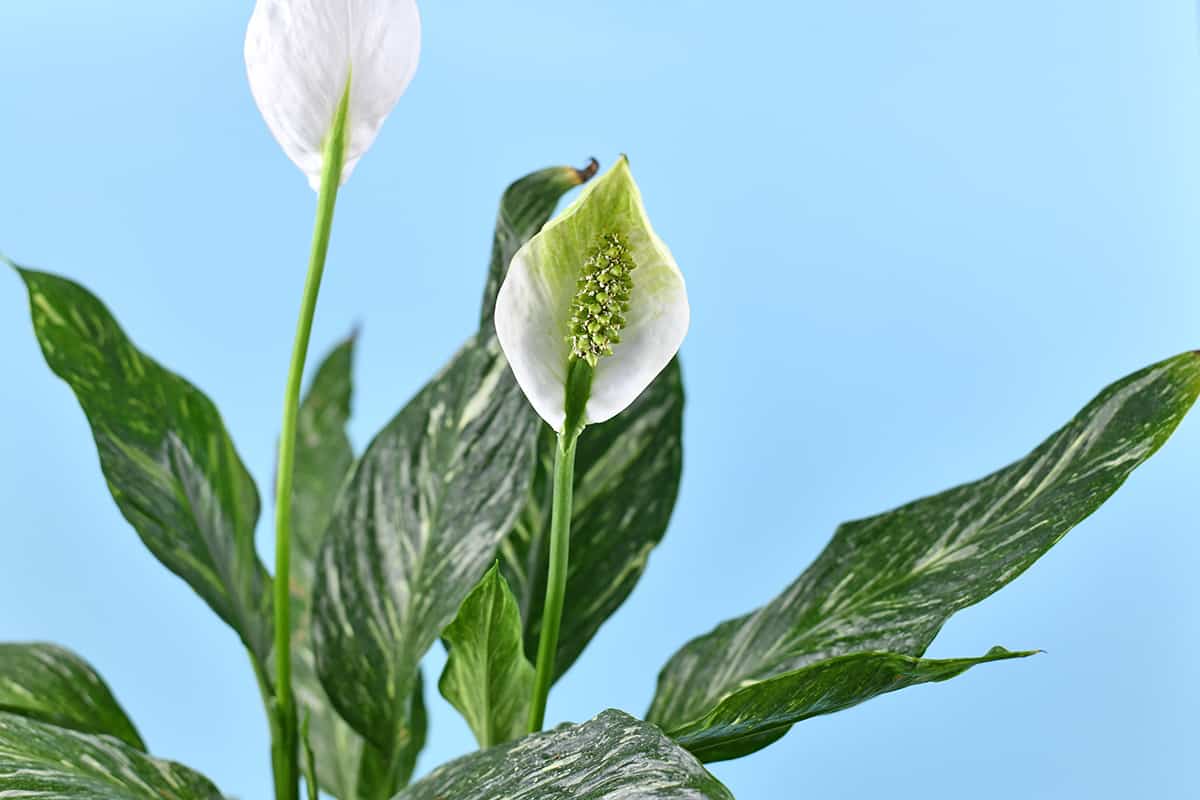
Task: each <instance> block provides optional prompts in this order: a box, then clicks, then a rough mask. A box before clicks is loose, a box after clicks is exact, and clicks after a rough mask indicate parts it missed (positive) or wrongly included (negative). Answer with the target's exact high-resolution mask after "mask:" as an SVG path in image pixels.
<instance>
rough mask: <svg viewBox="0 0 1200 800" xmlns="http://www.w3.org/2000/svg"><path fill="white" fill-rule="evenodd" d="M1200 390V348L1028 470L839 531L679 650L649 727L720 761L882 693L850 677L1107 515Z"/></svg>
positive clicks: (1083, 423)
mask: <svg viewBox="0 0 1200 800" xmlns="http://www.w3.org/2000/svg"><path fill="white" fill-rule="evenodd" d="M1198 393H1200V353H1185V354H1183V355H1181V356H1177V357H1175V358H1171V359H1168V360H1166V361H1163V362H1160V363H1158V364H1155V365H1153V366H1151V367H1148V368H1146V369H1144V370H1141V371H1140V372H1137V373H1134V374H1133V375H1130V376H1129V377H1127V378H1125V379H1124V380H1121V381H1119V382H1117V383H1115V384H1113V385H1112V386H1109V387H1108V388H1106V389H1105V390H1104V391H1103V392H1101V393H1100V395H1099V396H1098V397H1096V399H1095V400H1093V401H1092V402H1091V403H1090V404H1088V406H1087V407H1086V408H1084V409H1083V410H1082V411H1081V412H1080V413H1079V414H1078V415H1077V416H1076V417H1075V418H1074V419H1073V420H1071V421H1070V422H1069V423H1067V425H1066V426H1065V427H1063V428H1062V429H1061V430H1059V431H1058V432H1057V433H1055V434H1054V435H1052V436H1051V437H1050V438H1049V439H1047V440H1046V441H1045V442H1043V443H1042V444H1041V445H1040V446H1039V447H1038V448H1037V449H1036V450H1034V451H1033V452H1032V453H1030V454H1029V455H1028V456H1026V457H1025V458H1023V459H1021V460H1020V461H1017V462H1016V463H1014V464H1012V465H1010V466H1008V467H1006V468H1004V469H1002V470H1000V471H998V472H996V473H993V474H992V475H989V476H988V477H986V478H983V479H982V480H979V481H976V482H974V483H969V484H965V485H963V486H959V487H957V488H954V489H950V490H949V491H946V492H942V493H941V494H938V495H934V496H932V497H927V498H925V499H923V500H918V501H916V502H914V503H910V504H909V505H906V506H903V507H901V508H898V509H896V510H894V511H890V512H887V513H885V514H881V515H879V516H875V517H871V518H869V519H864V520H859V521H857V522H850V523H846V524H845V525H842V526H841V527H840V528H838V530H837V533H836V534H835V535H834V537H833V540H832V541H831V542H830V543H829V545H828V546H827V547H826V548H825V550H824V552H822V553H821V555H820V556H819V557H818V558H817V560H816V561H815V562H814V563H813V565H812V566H811V567H809V568H808V570H806V571H805V572H804V574H803V575H801V576H800V578H799V579H798V580H797V581H796V582H795V583H793V584H792V585H791V586H790V587H788V588H787V589H786V590H785V591H784V592H783V593H782V594H781V595H779V596H778V597H776V598H775V599H774V600H772V601H771V602H770V603H768V604H767V605H765V606H763V607H762V608H760V609H758V610H757V611H755V612H753V613H751V614H748V615H746V616H744V617H740V618H738V619H734V620H730V621H728V622H725V623H722V624H721V625H719V626H717V628H716V629H715V630H713V631H712V632H711V633H709V634H707V635H705V636H702V637H700V638H698V639H695V640H693V641H692V642H690V643H688V644H687V645H686V646H685V647H684V648H683V649H682V650H680V651H679V652H678V653H677V654H676V655H675V656H674V657H673V658H672V659H671V660H670V662H669V663H668V664H667V666H666V667H665V668H664V670H663V671H662V674H661V675H660V676H659V682H658V692H657V694H656V695H655V698H654V702H653V704H652V706H651V708H650V712H649V714H648V718H649V719H650V720H651V721H652V722H655V723H657V724H658V725H660V726H662V727H663V728H664V730H667V731H668V732H669V733H671V734H672V735H675V736H679V737H681V740H683V741H686V742H690V743H691V745H690V746H695V747H697V748H698V749H699V750H700V753H701V754H702V755H704V756H705V757H706V758H707V757H712V758H725V757H731V756H732V755H742V754H745V753H747V752H750V751H751V750H752V749H756V747H758V746H762V745H764V744H766V743H769V742H770V741H773V740H774V739H775V738H778V736H779V735H782V733H781V732H780V725H781V722H782V724H783V726H784V727H786V725H787V724H789V722H788V720H793V719H803V718H804V717H805V716H811V715H812V714H820V713H827V712H828V711H832V710H837V709H838V708H845V707H847V706H849V705H853V704H854V703H855V702H860V701H862V700H866V699H868V698H870V697H872V696H874V695H876V694H878V693H879V692H878V690H877V684H875V683H873V682H871V681H867V682H866V683H856V682H859V681H861V668H862V665H863V664H864V663H869V662H870V660H871V659H872V658H875V657H877V655H872V654H873V653H874V654H877V653H880V652H881V653H884V654H885V655H886V657H887V658H893V657H896V656H911V657H919V656H921V655H923V654H924V652H925V649H926V648H927V647H928V646H929V643H930V642H931V641H932V640H933V638H934V636H936V635H937V632H938V630H940V629H941V626H942V625H943V623H945V621H946V619H947V618H949V617H950V616H951V615H952V614H954V613H955V612H956V611H958V610H960V609H962V608H965V607H967V606H969V605H972V604H974V603H977V602H979V601H980V600H982V599H984V598H985V597H987V596H988V595H990V594H991V593H992V592H995V591H996V590H997V589H1000V588H1001V587H1002V586H1004V585H1005V584H1007V583H1008V582H1009V581H1011V580H1013V579H1014V578H1015V577H1017V576H1018V575H1020V574H1021V573H1022V572H1024V571H1025V570H1026V569H1028V568H1029V566H1030V565H1032V564H1033V562H1034V561H1036V560H1037V559H1038V558H1039V557H1040V556H1041V555H1042V554H1043V553H1045V552H1046V551H1047V550H1049V549H1050V547H1052V546H1053V545H1054V544H1055V543H1056V542H1058V541H1059V540H1060V539H1061V538H1062V537H1063V536H1064V535H1066V533H1067V531H1069V530H1070V529H1071V528H1073V527H1074V526H1075V525H1077V524H1078V523H1079V522H1081V521H1082V520H1084V519H1085V518H1086V517H1087V516H1088V515H1090V514H1091V513H1092V512H1093V511H1095V510H1096V509H1097V508H1099V506H1100V505H1101V504H1102V503H1103V502H1104V501H1105V500H1106V499H1107V498H1108V497H1109V496H1110V495H1111V494H1112V493H1113V492H1115V491H1116V490H1117V488H1118V487H1120V486H1121V484H1122V483H1124V481H1125V479H1126V478H1128V477H1129V474H1130V473H1131V472H1132V471H1133V470H1134V468H1135V467H1137V466H1138V465H1139V464H1141V463H1142V462H1143V461H1145V460H1146V459H1147V458H1149V457H1150V456H1151V455H1152V454H1153V453H1154V452H1155V451H1156V450H1158V448H1159V447H1161V446H1162V444H1163V443H1164V442H1165V441H1166V440H1167V438H1168V437H1169V436H1170V435H1171V433H1172V432H1173V431H1174V430H1175V427H1176V426H1177V425H1178V424H1179V422H1180V420H1181V419H1183V416H1184V415H1185V414H1186V413H1187V411H1188V409H1189V408H1191V406H1192V404H1193V403H1194V402H1195V400H1196V396H1197V394H1198ZM852 655H853V656H854V657H851V656H852ZM863 659H866V661H865V662H864V660H863ZM818 667H819V668H818ZM783 676H788V677H787V678H786V681H783V682H782V683H772V681H773V680H774V679H781V680H782V677H783ZM843 679H844V680H845V684H844V685H843V684H841V683H840V681H842V680H843ZM826 685H828V686H835V685H836V686H839V687H840V688H839V689H838V698H839V699H838V702H836V703H833V704H829V703H828V700H827V695H826V694H824V693H823V691H822V688H823V687H824V686H826ZM855 685H860V686H861V691H860V692H858V693H857V696H855V692H854V691H852V689H853V687H854V686H855ZM847 686H848V687H850V688H849V689H847ZM780 687H786V689H787V691H786V692H780V691H779V689H780ZM788 692H790V693H792V695H793V697H792V698H791V699H788V698H787V697H785V696H783V695H785V694H787V693H788ZM735 698H736V699H735ZM733 716H737V717H738V719H737V723H736V725H731V724H730V722H729V720H730V718H731V717H733ZM726 733H728V734H729V735H730V736H731V737H732V738H731V739H729V740H728V741H727V740H726V739H725V738H724V737H725V734H726ZM756 736H758V737H759V738H758V739H757V740H756V738H755V737H756Z"/></svg>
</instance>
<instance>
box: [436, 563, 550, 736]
mask: <svg viewBox="0 0 1200 800" xmlns="http://www.w3.org/2000/svg"><path fill="white" fill-rule="evenodd" d="M442 640H443V641H444V642H445V643H446V648H447V650H448V651H449V657H448V658H447V660H446V668H445V670H444V671H443V672H442V679H441V681H440V682H439V683H438V688H439V689H440V690H441V692H442V696H443V697H445V698H446V699H447V700H448V701H450V705H452V706H454V707H455V708H456V709H458V711H459V713H460V714H462V715H463V717H464V718H466V720H467V724H468V725H470V726H471V730H472V731H473V732H474V734H475V739H476V741H478V742H479V746H480V747H481V748H487V747H491V746H492V745H495V744H503V743H504V742H507V741H510V740H512V739H516V738H518V737H519V736H521V735H522V734H524V733H525V732H526V731H527V730H528V729H527V728H526V724H527V722H528V715H529V700H530V698H531V697H532V695H533V665H532V664H531V663H530V662H529V660H528V659H527V658H525V648H524V644H523V643H522V641H521V612H520V610H519V609H518V608H517V601H516V599H515V598H514V597H513V595H512V590H511V589H509V588H508V583H507V582H506V581H505V580H504V578H503V577H502V576H501V575H500V569H499V567H497V566H493V567H492V568H491V569H490V570H488V571H487V574H486V575H484V576H483V580H481V581H480V582H479V585H478V586H476V587H475V588H474V589H472V590H471V593H470V594H469V595H467V599H466V600H464V601H463V604H462V606H461V607H460V608H459V609H458V616H457V617H455V618H454V622H452V623H450V626H449V627H448V628H446V630H445V632H444V633H443V634H442Z"/></svg>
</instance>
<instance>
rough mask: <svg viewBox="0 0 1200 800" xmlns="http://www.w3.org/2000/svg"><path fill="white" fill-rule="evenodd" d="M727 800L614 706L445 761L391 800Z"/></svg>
mask: <svg viewBox="0 0 1200 800" xmlns="http://www.w3.org/2000/svg"><path fill="white" fill-rule="evenodd" d="M450 798H453V800H495V799H496V798H504V800H733V795H732V794H730V793H729V790H728V789H726V788H725V787H724V786H722V785H721V783H720V782H719V781H718V780H717V779H716V778H714V777H713V776H712V775H710V774H709V773H708V771H707V770H705V769H704V767H703V766H702V765H701V764H700V763H699V762H698V761H697V760H696V759H695V758H694V757H693V756H692V755H690V754H689V753H688V752H687V751H686V750H684V749H683V748H681V747H679V746H678V745H676V744H675V743H674V742H672V741H671V740H670V739H668V738H667V737H665V736H663V734H662V732H661V731H660V730H659V729H658V728H656V727H654V726H653V725H649V724H647V723H645V722H642V721H640V720H636V719H634V718H633V717H631V716H629V715H628V714H624V713H622V712H620V711H611V710H610V711H605V712H604V713H602V714H600V715H599V716H598V717H596V718H595V719H593V720H591V721H590V722H585V723H583V724H582V725H563V726H560V727H559V728H556V729H555V730H552V731H548V732H546V733H538V734H534V735H533V736H527V737H525V738H524V739H519V740H517V741H515V742H510V743H509V744H504V745H499V746H497V747H493V748H491V749H489V750H484V751H481V752H478V753H474V754H472V755H469V756H465V757H463V758H460V759H458V760H457V761H451V762H450V763H449V764H446V765H445V766H443V767H440V768H439V769H437V770H435V771H434V772H433V773H432V774H430V775H429V776H428V777H427V778H425V779H423V780H421V781H418V782H417V783H415V784H413V785H412V786H410V787H409V788H408V789H406V790H405V791H403V792H401V793H400V794H399V795H397V797H396V798H395V800H449V799H450Z"/></svg>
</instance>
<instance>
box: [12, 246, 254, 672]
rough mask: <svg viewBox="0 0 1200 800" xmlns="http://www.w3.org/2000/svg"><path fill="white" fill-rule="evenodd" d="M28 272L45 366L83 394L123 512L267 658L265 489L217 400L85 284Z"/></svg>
mask: <svg viewBox="0 0 1200 800" xmlns="http://www.w3.org/2000/svg"><path fill="white" fill-rule="evenodd" d="M19 271H20V274H21V277H22V278H23V279H24V281H25V285H26V287H27V288H28V290H29V303H30V310H31V312H32V315H33V327H34V332H35V333H36V335H37V339H38V343H39V344H40V345H41V347H42V353H43V354H44V355H45V357H46V363H47V364H49V365H50V368H51V369H52V370H53V371H54V372H55V374H57V375H58V376H59V377H60V378H62V379H63V380H64V381H66V382H67V384H68V385H70V387H71V389H72V390H73V391H74V392H75V396H76V397H77V398H78V400H79V404H80V406H82V408H83V412H84V414H85V415H86V416H87V419H88V422H89V423H90V424H91V428H92V435H93V437H94V438H95V441H96V449H97V450H98V451H99V455H100V468H101V469H102V470H103V472H104V477H105V478H106V479H107V481H108V487H109V491H111V492H112V496H113V499H114V500H116V502H117V506H118V507H119V508H120V509H121V513H122V514H123V515H124V516H125V518H126V519H127V520H129V523H130V524H131V525H133V527H134V529H135V530H137V532H138V535H139V536H140V537H141V539H142V541H143V542H145V544H146V546H147V547H148V548H149V549H150V551H151V552H152V553H154V555H155V556H156V557H157V558H158V560H159V561H161V562H162V563H163V565H164V566H166V567H167V568H168V569H170V570H171V571H172V572H174V573H175V574H176V575H178V576H179V577H181V578H183V579H184V580H185V581H187V583H188V584H189V585H190V586H191V587H192V588H193V589H194V590H195V591H196V592H197V593H198V594H199V595H200V596H201V597H202V598H204V600H205V602H207V603H208V604H209V606H210V607H211V608H212V609H213V611H215V612H216V613H217V614H218V615H219V616H220V617H221V618H222V619H223V620H225V621H226V622H227V623H229V624H230V625H231V626H232V627H233V628H234V630H236V631H237V632H238V634H239V635H240V636H241V638H242V640H243V641H244V642H245V643H246V646H247V647H248V648H249V649H250V651H251V652H252V653H253V654H254V655H255V657H256V658H257V659H258V660H259V661H260V662H261V663H265V662H266V659H267V654H268V652H269V650H270V646H271V614H270V604H271V592H270V577H269V576H268V575H267V574H266V570H265V569H264V568H263V566H262V563H261V562H260V561H259V559H258V556H257V554H256V553H255V550H254V527H255V524H256V523H257V521H258V512H259V500H258V490H257V489H256V488H255V486H254V481H253V480H252V479H251V478H250V475H249V473H248V472H247V471H246V468H245V466H244V465H243V464H242V460H241V458H239V457H238V454H237V452H236V451H235V450H234V447H233V441H232V440H231V439H230V438H229V434H228V432H226V430H225V425H224V423H223V422H222V421H221V416H220V414H219V413H218V412H217V409H216V406H214V405H213V403H212V401H211V400H209V399H208V398H207V397H206V396H204V394H202V393H201V392H200V391H199V390H198V389H196V388H195V387H194V386H192V385H191V384H190V383H188V382H187V381H186V380H184V379H183V378H181V377H179V376H178V375H176V374H174V373H173V372H170V371H168V370H166V369H164V368H163V367H162V366H160V365H159V364H158V363H157V362H155V361H154V360H153V359H151V358H150V357H149V356H147V355H146V354H144V353H143V352H141V351H140V350H138V349H137V348H136V347H134V345H133V343H132V342H130V341H129V339H128V338H127V337H126V336H125V333H124V332H123V331H122V330H121V328H120V326H119V325H118V324H117V322H116V320H114V319H113V317H112V315H111V314H110V313H109V312H108V310H107V309H106V308H105V307H104V305H103V304H102V303H101V302H100V301H99V300H98V299H96V297H95V296H94V295H92V294H91V293H90V292H88V291H87V290H86V289H84V288H83V287H81V286H79V285H78V284H75V283H73V282H71V281H69V280H66V279H64V278H60V277H56V276H54V275H48V274H46V273H42V272H34V271H32V270H24V269H22V270H19Z"/></svg>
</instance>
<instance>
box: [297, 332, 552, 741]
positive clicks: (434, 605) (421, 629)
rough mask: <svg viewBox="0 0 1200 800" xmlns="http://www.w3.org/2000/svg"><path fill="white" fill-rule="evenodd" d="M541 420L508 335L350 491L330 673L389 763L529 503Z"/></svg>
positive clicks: (332, 535) (476, 354) (394, 434)
mask: <svg viewBox="0 0 1200 800" xmlns="http://www.w3.org/2000/svg"><path fill="white" fill-rule="evenodd" d="M535 424H536V418H534V417H533V415H532V414H531V413H530V412H529V410H528V408H527V406H526V404H525V400H524V398H523V397H522V396H521V393H520V390H519V389H518V388H517V386H516V383H515V382H514V381H513V380H512V377H511V375H510V374H509V372H508V369H507V367H506V365H505V362H504V360H503V358H502V357H501V355H500V350H499V346H498V345H497V344H496V342H495V340H494V338H486V339H485V338H476V339H472V340H470V341H469V342H468V343H467V345H466V346H465V347H463V349H462V350H460V351H459V353H458V355H456V356H455V357H454V359H453V360H452V361H451V363H450V365H449V366H448V367H447V368H446V369H445V370H444V371H443V372H442V373H441V374H440V375H439V376H437V377H436V378H434V380H433V381H432V382H431V383H429V384H428V385H427V386H426V387H425V388H424V389H422V390H421V392H420V393H419V394H418V395H417V396H416V397H415V398H414V399H413V400H412V401H411V402H410V403H409V404H408V405H407V406H405V408H404V409H403V410H402V411H401V412H400V414H399V415H397V416H396V417H395V419H393V420H392V421H391V422H390V423H389V424H388V425H387V426H386V427H385V428H384V429H383V431H382V432H381V433H380V434H379V435H378V436H377V437H376V438H375V440H374V441H373V442H372V443H371V445H370V447H369V448H368V449H367V452H366V454H365V455H364V456H363V458H362V460H361V461H360V462H359V463H358V464H357V465H356V466H355V468H354V471H353V473H352V474H351V476H350V478H349V480H348V482H347V483H346V485H345V486H344V487H343V490H342V493H341V495H340V497H339V500H338V503H337V508H336V510H335V512H334V519H333V522H332V524H331V526H330V529H329V533H328V535H327V536H326V539H325V542H324V544H323V547H322V550H321V557H320V561H319V568H318V570H317V583H316V588H315V595H314V603H315V605H314V637H315V649H316V654H317V668H318V672H319V674H320V676H321V680H322V683H323V685H324V686H325V690H326V692H328V694H329V697H330V699H331V700H332V701H333V703H334V706H335V708H337V710H338V712H339V713H340V714H341V715H342V717H343V718H344V719H345V720H346V721H347V722H349V723H350V724H351V725H352V726H353V727H354V728H355V730H357V731H358V732H359V733H361V734H362V735H364V736H365V737H366V738H367V739H368V740H369V741H371V742H372V743H373V744H374V745H375V746H376V747H377V748H379V750H380V752H381V753H384V754H388V753H392V752H395V751H396V748H397V745H398V743H399V742H400V738H401V737H402V736H405V735H407V732H406V728H407V723H406V710H407V709H408V708H409V706H410V705H411V703H410V701H409V698H410V695H411V693H412V691H413V686H414V683H415V681H416V679H417V666H418V664H419V663H420V660H421V658H422V656H424V655H425V652H426V651H427V650H428V649H429V646H430V645H431V644H433V642H434V641H435V640H436V639H437V637H438V636H439V635H440V634H441V632H442V630H443V629H444V628H445V627H446V625H448V624H449V623H450V621H451V620H453V619H454V615H455V613H456V612H457V610H458V607H459V606H460V605H461V604H462V601H463V599H464V598H465V597H466V596H467V594H468V593H469V592H470V591H471V589H472V588H473V587H474V586H475V584H476V583H477V582H478V581H479V579H480V577H482V575H483V573H484V571H485V570H486V569H487V565H488V563H489V562H490V561H491V560H492V558H493V554H494V553H495V550H496V546H497V545H498V544H499V541H500V539H501V537H503V536H504V534H505V533H507V532H508V530H509V529H510V528H511V527H512V524H513V520H514V519H515V518H516V515H517V513H518V512H519V511H520V508H521V505H522V504H523V503H524V500H525V497H526V494H527V492H528V490H529V480H530V476H531V474H532V464H531V461H532V457H533V452H532V451H533V447H532V432H533V428H534V425H535Z"/></svg>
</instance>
